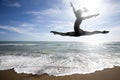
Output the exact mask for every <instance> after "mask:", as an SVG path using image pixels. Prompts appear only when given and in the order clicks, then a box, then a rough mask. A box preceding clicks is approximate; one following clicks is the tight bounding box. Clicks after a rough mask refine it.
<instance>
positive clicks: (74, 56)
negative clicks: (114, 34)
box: [0, 41, 120, 76]
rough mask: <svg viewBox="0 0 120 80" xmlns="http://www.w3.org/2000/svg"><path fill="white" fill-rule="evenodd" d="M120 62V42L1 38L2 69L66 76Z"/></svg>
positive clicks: (86, 72)
mask: <svg viewBox="0 0 120 80" xmlns="http://www.w3.org/2000/svg"><path fill="white" fill-rule="evenodd" d="M114 66H120V42H104V43H98V44H91V43H90V42H89V43H88V42H57V41H56V42H47V41H0V70H7V69H14V70H15V71H16V72H17V73H25V74H33V75H41V74H44V73H47V74H48V75H54V76H64V75H72V74H89V73H94V72H95V71H101V70H103V69H105V68H113V67H114Z"/></svg>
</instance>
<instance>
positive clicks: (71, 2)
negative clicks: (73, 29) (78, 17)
mask: <svg viewBox="0 0 120 80" xmlns="http://www.w3.org/2000/svg"><path fill="white" fill-rule="evenodd" d="M70 6H71V7H72V8H73V12H74V13H75V12H76V10H75V7H74V6H73V4H72V2H70Z"/></svg>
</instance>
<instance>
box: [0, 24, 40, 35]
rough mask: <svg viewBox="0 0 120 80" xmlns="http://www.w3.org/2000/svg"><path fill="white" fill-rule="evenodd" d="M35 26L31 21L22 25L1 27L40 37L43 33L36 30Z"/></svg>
mask: <svg viewBox="0 0 120 80" xmlns="http://www.w3.org/2000/svg"><path fill="white" fill-rule="evenodd" d="M33 27H34V26H33V25H32V24H29V23H24V24H21V25H20V26H17V27H16V26H0V28H1V29H5V30H9V31H12V32H16V33H19V34H25V35H29V36H33V37H40V35H41V33H38V32H35V29H34V28H33Z"/></svg>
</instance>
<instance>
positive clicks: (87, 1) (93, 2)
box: [81, 0, 101, 14]
mask: <svg viewBox="0 0 120 80" xmlns="http://www.w3.org/2000/svg"><path fill="white" fill-rule="evenodd" d="M81 5H82V7H86V8H87V9H88V13H89V14H93V13H98V10H99V9H100V5H101V0H82V1H81Z"/></svg>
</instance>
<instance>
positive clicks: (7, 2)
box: [4, 1, 22, 7]
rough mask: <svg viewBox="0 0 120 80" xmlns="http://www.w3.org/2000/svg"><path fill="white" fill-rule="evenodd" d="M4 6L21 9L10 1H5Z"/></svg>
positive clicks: (17, 4)
mask: <svg viewBox="0 0 120 80" xmlns="http://www.w3.org/2000/svg"><path fill="white" fill-rule="evenodd" d="M4 5H5V6H8V7H21V6H22V5H21V4H20V3H18V2H10V1H6V2H5V3H4Z"/></svg>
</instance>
